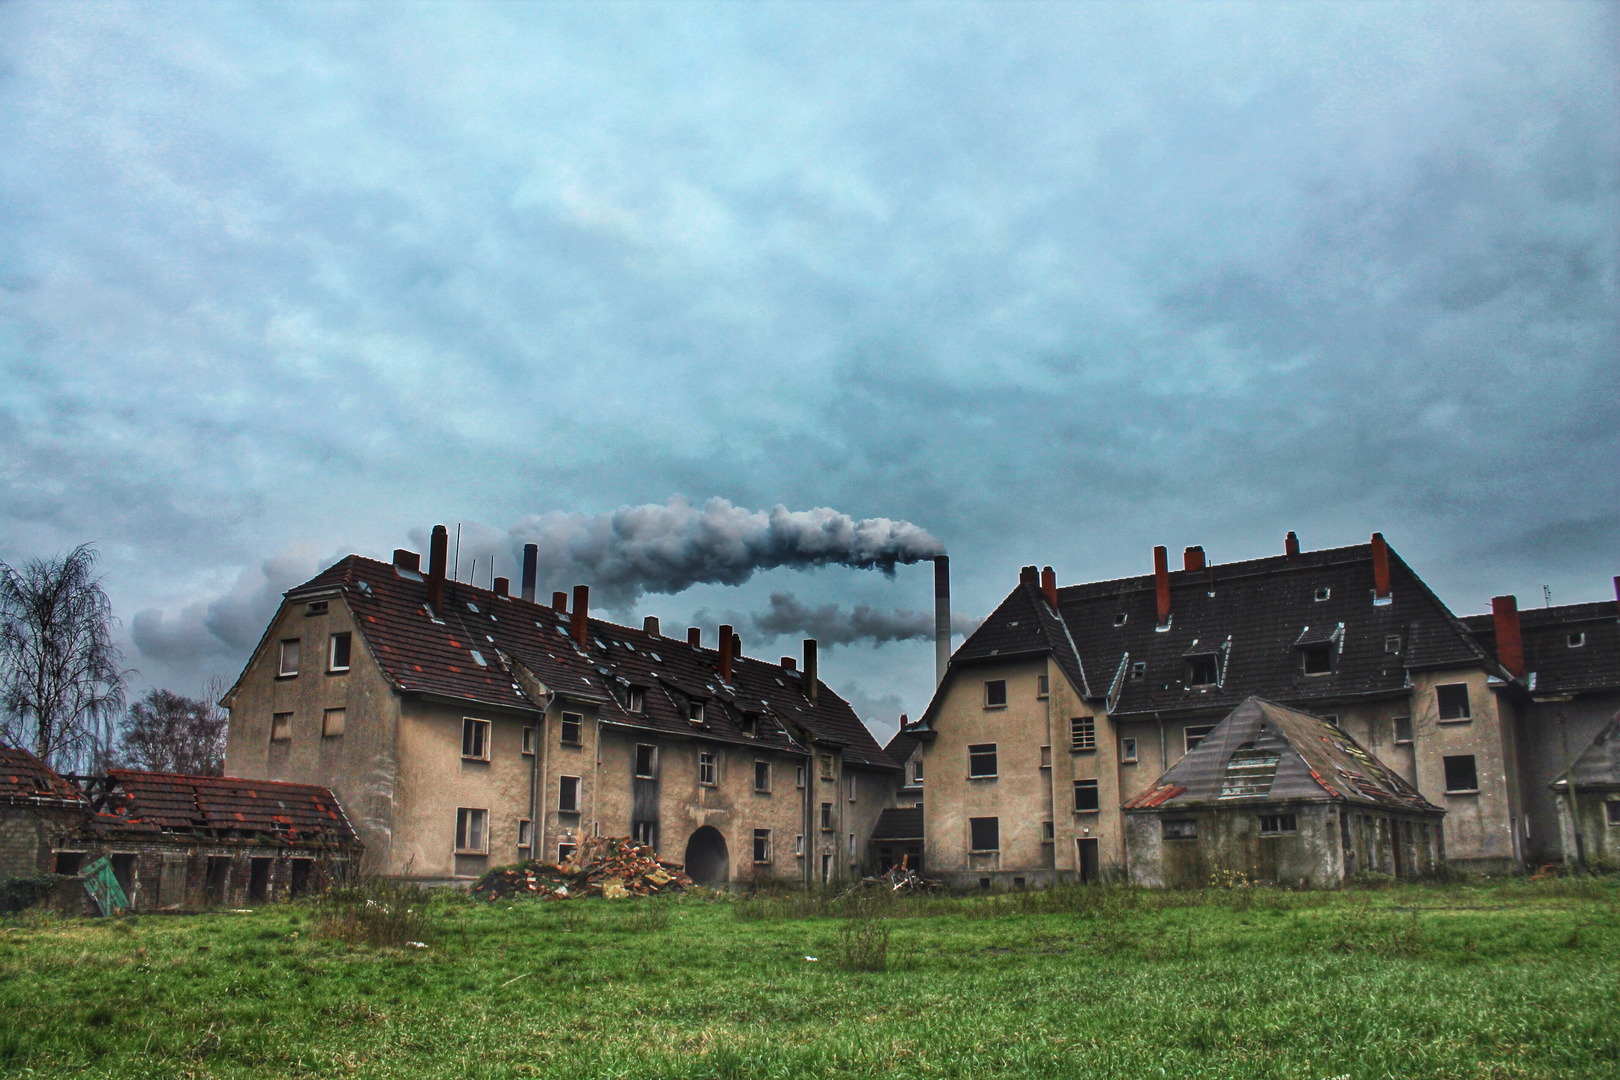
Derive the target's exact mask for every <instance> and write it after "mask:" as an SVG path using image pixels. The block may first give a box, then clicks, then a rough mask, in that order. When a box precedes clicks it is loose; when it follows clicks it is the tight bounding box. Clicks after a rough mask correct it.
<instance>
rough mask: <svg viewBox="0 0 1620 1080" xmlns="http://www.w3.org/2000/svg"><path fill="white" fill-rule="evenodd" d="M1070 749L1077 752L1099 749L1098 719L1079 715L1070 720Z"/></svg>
mask: <svg viewBox="0 0 1620 1080" xmlns="http://www.w3.org/2000/svg"><path fill="white" fill-rule="evenodd" d="M1069 749H1070V750H1072V751H1074V752H1075V753H1080V752H1082V751H1085V750H1095V749H1097V721H1096V720H1094V719H1092V718H1091V717H1089V716H1077V717H1075V718H1074V719H1073V720H1070V721H1069Z"/></svg>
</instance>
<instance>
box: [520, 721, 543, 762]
mask: <svg viewBox="0 0 1620 1080" xmlns="http://www.w3.org/2000/svg"><path fill="white" fill-rule="evenodd" d="M539 745H540V729H539V728H537V727H534V726H533V725H530V726H529V727H526V728H524V729H523V753H524V754H525V755H527V756H529V757H533V756H534V753H535V750H536V749H537V748H538V747H539Z"/></svg>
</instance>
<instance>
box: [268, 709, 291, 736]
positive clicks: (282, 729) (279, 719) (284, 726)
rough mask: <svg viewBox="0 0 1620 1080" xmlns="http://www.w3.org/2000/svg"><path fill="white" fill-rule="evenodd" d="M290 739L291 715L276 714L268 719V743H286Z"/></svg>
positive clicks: (284, 713)
mask: <svg viewBox="0 0 1620 1080" xmlns="http://www.w3.org/2000/svg"><path fill="white" fill-rule="evenodd" d="M291 738H292V713H290V712H278V713H275V714H273V715H272V716H271V717H270V741H271V742H287V741H288V740H289V739H291Z"/></svg>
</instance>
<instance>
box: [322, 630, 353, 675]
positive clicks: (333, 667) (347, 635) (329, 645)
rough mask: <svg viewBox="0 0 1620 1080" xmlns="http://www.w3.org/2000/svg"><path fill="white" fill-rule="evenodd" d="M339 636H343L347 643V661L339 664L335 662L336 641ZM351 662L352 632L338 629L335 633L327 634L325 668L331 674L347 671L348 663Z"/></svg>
mask: <svg viewBox="0 0 1620 1080" xmlns="http://www.w3.org/2000/svg"><path fill="white" fill-rule="evenodd" d="M339 638H343V639H344V640H346V641H347V642H348V643H349V663H348V664H343V665H341V666H340V665H339V664H338V662H337V643H338V639H339ZM353 662H354V634H352V633H351V632H349V631H348V630H339V631H338V632H337V633H335V634H328V635H327V638H326V670H327V671H330V672H332V673H333V674H337V673H338V672H343V671H348V670H349V666H350V664H352V663H353Z"/></svg>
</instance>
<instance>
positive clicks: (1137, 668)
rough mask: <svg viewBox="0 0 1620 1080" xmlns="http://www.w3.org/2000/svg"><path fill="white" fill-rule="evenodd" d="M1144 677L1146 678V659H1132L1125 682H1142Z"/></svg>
mask: <svg viewBox="0 0 1620 1080" xmlns="http://www.w3.org/2000/svg"><path fill="white" fill-rule="evenodd" d="M1146 678H1147V661H1146V660H1132V661H1131V670H1130V674H1129V676H1128V677H1127V678H1126V681H1127V682H1142V681H1143V680H1144V679H1146Z"/></svg>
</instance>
